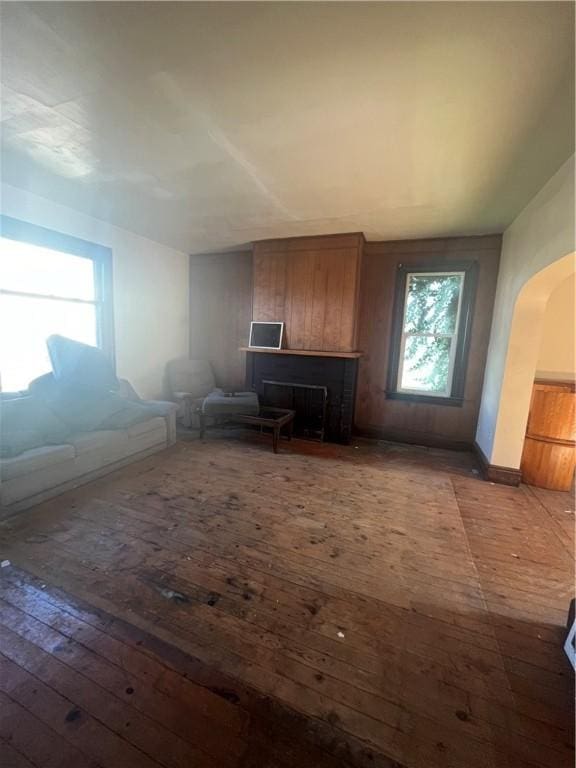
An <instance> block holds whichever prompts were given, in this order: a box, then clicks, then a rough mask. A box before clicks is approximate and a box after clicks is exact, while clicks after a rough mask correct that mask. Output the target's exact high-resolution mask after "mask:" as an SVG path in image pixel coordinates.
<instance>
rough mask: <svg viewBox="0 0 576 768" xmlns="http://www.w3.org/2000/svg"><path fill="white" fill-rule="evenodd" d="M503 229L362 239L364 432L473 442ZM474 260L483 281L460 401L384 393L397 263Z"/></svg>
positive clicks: (359, 414)
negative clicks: (437, 236)
mask: <svg viewBox="0 0 576 768" xmlns="http://www.w3.org/2000/svg"><path fill="white" fill-rule="evenodd" d="M500 246H501V238H500V236H489V237H462V238H448V239H434V240H412V241H397V242H382V243H378V242H370V243H366V245H365V247H364V256H363V263H362V280H361V287H360V302H359V306H360V312H359V337H358V349H359V350H361V351H362V352H363V353H364V355H363V357H362V358H361V359H360V367H359V379H358V390H357V398H356V414H355V422H356V427H357V429H358V430H359V431H360V432H363V433H366V434H372V435H374V436H381V437H383V438H389V439H392V440H400V441H405V442H415V443H422V444H427V445H447V446H450V445H452V446H456V445H461V444H462V445H464V444H466V445H470V444H472V443H473V441H474V438H475V433H476V423H477V419H478V409H479V407H480V395H481V391H482V381H483V378H484V366H485V362H486V353H487V350H488V340H489V336H490V326H491V322H492V309H493V305H494V294H495V290H496V279H497V275H498V263H499V259H500ZM472 260H474V261H477V262H478V265H479V274H478V286H477V293H476V302H475V310H474V317H473V322H472V336H471V342H470V350H469V358H468V369H467V375H466V387H465V393H464V403H463V405H462V406H460V407H459V406H445V405H444V406H443V405H435V404H434V405H427V404H423V403H413V402H403V401H399V400H390V399H387V398H386V379H387V373H388V355H389V345H390V336H391V325H392V309H393V303H394V285H395V280H396V271H397V268H398V265H399V264H418V265H421V264H428V263H429V264H431V265H432V266H433V265H434V264H438V263H440V264H443V265H446V267H447V268H449V264H450V261H453V262H454V261H472Z"/></svg>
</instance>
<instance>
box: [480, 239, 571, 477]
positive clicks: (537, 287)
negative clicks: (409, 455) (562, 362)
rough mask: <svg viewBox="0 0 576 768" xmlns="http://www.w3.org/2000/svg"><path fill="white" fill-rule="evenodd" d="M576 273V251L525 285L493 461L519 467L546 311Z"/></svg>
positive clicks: (512, 335)
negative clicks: (556, 294)
mask: <svg viewBox="0 0 576 768" xmlns="http://www.w3.org/2000/svg"><path fill="white" fill-rule="evenodd" d="M575 275H576V252H573V253H570V254H567V255H566V256H564V257H562V258H561V259H558V260H557V261H555V262H553V263H552V264H550V265H549V266H547V267H545V268H544V269H542V270H540V272H537V273H536V274H535V275H533V276H532V277H531V278H530V279H529V280H528V281H527V282H526V283H525V284H524V286H523V287H522V289H521V290H520V293H519V294H518V297H517V299H516V303H515V305H514V312H513V316H512V324H511V328H510V336H509V343H508V351H507V354H506V364H505V369H504V376H503V380H502V388H501V393H500V402H499V405H498V417H497V421H496V429H495V432H494V443H493V449H492V457H491V462H490V463H491V464H493V465H496V466H501V467H512V468H518V467H520V460H521V458H522V447H523V445H524V434H525V431H526V423H527V420H528V410H529V407H530V397H531V394H532V385H533V382H534V376H535V373H536V367H537V363H538V354H539V350H540V340H541V335H542V328H543V320H544V313H545V311H546V304H547V302H548V299H549V298H550V295H551V294H552V293H553V291H554V290H555V288H556V287H557V286H558V285H560V283H561V282H563V281H564V280H566V279H567V278H569V277H570V276H575Z"/></svg>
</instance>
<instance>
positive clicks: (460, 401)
mask: <svg viewBox="0 0 576 768" xmlns="http://www.w3.org/2000/svg"><path fill="white" fill-rule="evenodd" d="M386 398H387V399H388V400H403V401H404V402H406V403H422V404H423V405H450V406H453V407H456V408H461V407H462V406H463V405H464V398H463V397H435V396H434V395H415V394H413V393H411V392H410V393H408V392H395V391H389V390H386Z"/></svg>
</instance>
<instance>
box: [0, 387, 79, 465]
mask: <svg viewBox="0 0 576 768" xmlns="http://www.w3.org/2000/svg"><path fill="white" fill-rule="evenodd" d="M0 424H1V432H2V433H1V436H0V438H1V439H0V456H2V458H7V457H10V456H17V455H18V454H20V453H22V452H24V451H28V450H30V449H32V448H37V447H40V446H43V445H61V444H62V443H64V442H65V440H66V438H67V437H68V435H69V434H70V430H69V428H68V427H67V425H66V424H65V423H64V422H63V421H62V420H61V419H60V418H58V416H57V415H56V414H55V413H54V412H53V411H52V409H51V408H50V407H49V406H47V405H46V404H45V403H43V402H42V401H41V400H39V399H38V398H36V397H17V398H14V399H10V400H4V399H2V400H1V401H0Z"/></svg>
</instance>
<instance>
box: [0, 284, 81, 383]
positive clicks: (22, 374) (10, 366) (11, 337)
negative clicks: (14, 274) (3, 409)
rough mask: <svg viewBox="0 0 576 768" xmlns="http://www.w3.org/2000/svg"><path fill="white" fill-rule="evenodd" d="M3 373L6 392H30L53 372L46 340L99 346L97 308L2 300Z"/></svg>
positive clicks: (19, 298)
mask: <svg viewBox="0 0 576 768" xmlns="http://www.w3.org/2000/svg"><path fill="white" fill-rule="evenodd" d="M0 327H1V328H2V333H1V338H0V373H1V377H2V389H3V390H4V391H5V392H10V391H15V390H19V389H26V387H27V386H28V384H29V383H30V381H31V380H32V379H35V378H36V377H37V376H40V375H41V374H43V373H47V372H48V371H51V370H52V366H51V365H50V359H49V357H48V351H47V349H46V339H47V338H48V336H50V335H51V334H53V333H59V334H61V335H62V336H68V337H69V338H70V339H76V341H83V342H84V343H85V344H92V345H96V308H95V306H94V305H93V304H75V303H74V302H70V301H55V300H51V299H32V298H27V297H23V296H9V295H7V294H4V295H3V296H0Z"/></svg>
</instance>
